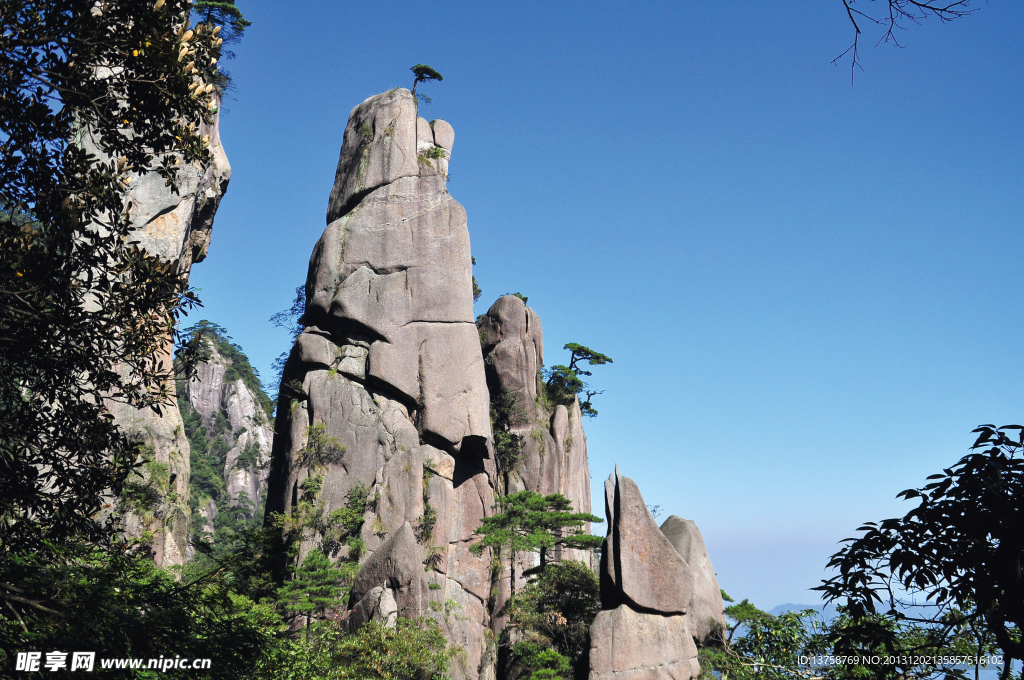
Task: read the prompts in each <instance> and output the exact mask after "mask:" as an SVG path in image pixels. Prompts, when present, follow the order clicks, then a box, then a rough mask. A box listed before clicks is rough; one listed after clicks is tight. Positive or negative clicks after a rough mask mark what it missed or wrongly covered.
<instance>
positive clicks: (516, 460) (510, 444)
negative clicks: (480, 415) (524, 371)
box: [491, 388, 530, 484]
mask: <svg viewBox="0 0 1024 680" xmlns="http://www.w3.org/2000/svg"><path fill="white" fill-rule="evenodd" d="M529 417H530V416H529V413H527V412H526V409H525V408H523V407H522V406H521V405H520V404H519V395H518V393H517V392H516V391H515V390H510V389H508V388H504V389H502V390H500V391H498V392H497V393H496V394H494V395H493V396H492V397H491V423H492V427H491V431H492V432H493V433H494V454H495V455H494V462H495V463H496V464H497V466H498V471H499V472H500V473H502V474H504V475H506V480H505V482H506V484H507V483H508V479H507V475H508V474H509V473H510V472H513V471H515V470H516V469H518V467H519V464H520V462H521V459H522V454H523V441H522V437H521V436H520V435H519V434H516V433H515V432H513V431H512V430H513V429H514V428H517V427H520V426H522V425H525V424H527V423H528V422H529Z"/></svg>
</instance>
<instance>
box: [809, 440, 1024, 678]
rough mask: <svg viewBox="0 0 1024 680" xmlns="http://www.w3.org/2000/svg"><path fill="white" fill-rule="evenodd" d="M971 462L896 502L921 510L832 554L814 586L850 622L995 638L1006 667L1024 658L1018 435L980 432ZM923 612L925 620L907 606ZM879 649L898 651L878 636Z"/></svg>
mask: <svg viewBox="0 0 1024 680" xmlns="http://www.w3.org/2000/svg"><path fill="white" fill-rule="evenodd" d="M974 433H975V434H977V435H978V438H977V440H976V441H975V443H974V445H973V446H972V447H971V450H972V453H970V454H969V455H967V456H965V457H963V458H962V459H961V460H960V462H958V463H957V464H956V465H954V466H952V467H950V468H947V469H945V470H943V471H942V473H940V474H935V475H931V476H930V477H928V479H929V480H932V482H931V483H930V484H927V485H925V486H924V487H923V488H920V489H908V490H906V491H903V492H902V493H900V494H899V496H900V497H903V498H905V499H906V500H914V499H917V501H918V505H917V507H915V508H914V509H912V510H911V511H910V512H908V513H907V514H906V515H905V516H903V517H901V518H895V519H887V520H884V521H882V522H878V523H876V522H867V523H866V524H865V525H864V526H862V527H861V528H860V531H862V532H863V535H861V536H860V537H858V538H850V539H847V541H846V542H847V545H846V546H845V547H844V548H843V549H842V550H840V551H839V552H838V553H836V554H835V555H833V557H832V560H831V562H829V566H830V567H832V568H834V569H836V570H837V571H838V574H836V575H835V576H833V577H832V578H830V579H828V580H826V581H825V582H824V584H823V585H821V586H819V587H818V590H821V591H823V592H824V593H825V595H826V597H828V598H829V599H830V600H837V599H839V598H846V599H847V602H848V606H849V612H850V614H851V616H852V617H853V618H855V619H861V618H864V617H869V616H872V615H874V614H875V613H876V612H878V611H879V610H880V609H883V610H885V614H886V615H887V616H889V617H891V618H892V619H894V620H896V621H910V622H914V623H920V624H922V625H928V626H932V627H934V628H936V629H937V630H942V631H946V632H947V634H949V635H954V634H958V633H959V631H960V630H961V629H962V628H963V627H964V626H967V627H969V628H970V629H971V630H972V631H974V633H975V634H976V637H977V646H978V647H984V645H985V644H986V642H985V640H986V638H987V636H992V637H993V638H994V639H995V641H996V643H997V644H998V647H999V649H1001V650H1002V652H1003V654H1004V655H1005V657H1006V659H1007V664H1006V667H1005V668H1004V673H1003V677H1007V674H1008V673H1009V669H1010V665H1009V660H1010V659H1018V660H1019V659H1021V658H1024V642H1022V641H1021V635H1020V626H1021V624H1022V622H1024V570H1022V564H1024V534H1022V532H1021V530H1020V527H1021V526H1022V524H1021V522H1022V520H1024V459H1022V455H1021V452H1022V444H1024V427H1021V426H1020V425H1006V426H1003V427H998V428H997V427H995V426H994V425H982V426H980V427H978V428H977V429H975V430H974ZM918 601H924V602H926V603H927V608H926V610H925V612H924V613H919V612H920V611H921V610H920V609H914V608H913V607H912V605H914V604H916V603H917V602H918ZM876 633H877V636H878V641H879V642H880V643H882V644H886V645H890V646H891V645H892V644H894V643H893V641H892V639H891V635H890V634H889V633H887V632H886V631H885V630H884V629H881V630H877V631H876Z"/></svg>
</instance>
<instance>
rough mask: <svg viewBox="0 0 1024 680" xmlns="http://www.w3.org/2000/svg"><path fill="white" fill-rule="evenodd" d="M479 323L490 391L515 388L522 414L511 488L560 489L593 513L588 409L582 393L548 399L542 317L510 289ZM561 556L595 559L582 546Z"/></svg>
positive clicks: (508, 480) (507, 479)
mask: <svg viewBox="0 0 1024 680" xmlns="http://www.w3.org/2000/svg"><path fill="white" fill-rule="evenodd" d="M477 329H478V331H479V335H480V342H481V343H482V344H483V351H484V366H485V368H486V373H487V386H488V389H489V390H490V394H491V395H499V394H501V393H502V392H503V391H506V390H507V391H509V392H512V393H514V395H515V400H516V404H517V406H518V408H519V409H521V413H522V415H523V417H522V418H521V420H520V421H519V422H517V423H512V425H511V428H510V432H511V433H512V434H513V435H515V436H516V437H517V439H518V441H519V444H520V445H521V446H522V455H521V460H520V462H519V464H518V465H517V466H515V467H513V469H511V470H508V471H507V473H506V474H505V475H503V477H504V479H502V482H503V483H504V484H505V485H506V491H507V492H509V493H514V492H516V491H522V490H524V489H529V490H530V491H536V492H537V493H540V494H544V495H548V494H553V493H560V494H562V495H563V496H565V497H566V498H568V499H569V500H570V501H572V506H573V508H574V509H575V510H576V511H577V512H588V513H589V512H590V511H591V503H590V469H589V466H588V462H587V437H586V435H585V434H584V432H583V415H582V413H581V412H580V405H579V400H578V399H575V400H574V401H573V403H571V404H569V405H568V406H566V405H563V404H557V405H556V404H550V403H548V402H547V401H546V398H545V395H544V389H543V381H542V378H541V369H542V368H543V366H544V345H543V341H544V332H543V329H542V327H541V322H540V318H539V317H538V316H537V314H536V312H534V311H533V310H532V309H530V308H529V307H527V306H526V304H525V303H524V302H523V301H522V299H520V298H519V297H517V296H515V295H505V296H502V297H500V298H498V300H497V301H496V302H495V303H494V304H493V305H491V308H490V309H489V310H487V314H485V315H483V316H481V317H480V319H479V321H478V322H477ZM588 530H589V527H588ZM556 557H560V558H563V559H577V560H585V561H590V560H591V555H590V554H588V553H585V552H582V551H566V554H565V555H562V554H560V553H559V554H557V555H556ZM531 566H532V565H531ZM592 566H593V565H592Z"/></svg>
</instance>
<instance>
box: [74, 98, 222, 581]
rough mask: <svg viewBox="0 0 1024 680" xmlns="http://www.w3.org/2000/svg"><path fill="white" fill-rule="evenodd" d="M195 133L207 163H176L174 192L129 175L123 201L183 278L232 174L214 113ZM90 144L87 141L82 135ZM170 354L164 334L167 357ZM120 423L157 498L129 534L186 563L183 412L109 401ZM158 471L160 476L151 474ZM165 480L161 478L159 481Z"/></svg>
mask: <svg viewBox="0 0 1024 680" xmlns="http://www.w3.org/2000/svg"><path fill="white" fill-rule="evenodd" d="M199 128H200V129H199V131H198V134H199V135H209V140H210V153H211V160H210V162H208V163H205V164H201V163H198V162H193V163H180V164H179V170H178V172H177V176H176V180H177V183H178V191H177V192H174V191H172V189H171V188H170V187H169V186H167V185H165V183H164V179H163V178H162V177H161V176H160V175H159V174H157V173H155V172H152V173H148V174H146V175H142V176H137V175H133V176H132V183H131V190H130V191H129V192H128V200H130V201H131V203H132V208H131V211H130V216H131V221H132V225H133V228H134V232H133V234H132V238H133V239H134V240H136V241H138V242H139V245H140V247H141V248H143V249H144V250H145V251H146V252H148V253H149V254H151V255H158V256H160V257H161V258H163V259H164V260H166V261H168V262H175V263H177V266H178V268H179V270H180V271H182V272H184V273H185V274H186V275H187V274H188V273H189V272H190V271H191V268H192V265H193V264H195V263H197V262H200V261H202V259H203V258H204V257H206V252H207V250H208V248H209V245H210V237H211V232H212V228H213V219H214V215H215V214H216V212H217V207H218V206H219V205H220V200H221V198H222V197H223V195H224V192H225V191H226V190H227V186H228V181H229V179H230V178H231V166H230V165H229V164H228V159H227V155H225V153H224V147H223V146H222V144H221V141H220V124H219V114H214V115H213V117H212V122H211V123H206V122H201V123H200V125H199ZM83 141H84V143H85V145H86V147H87V148H89V149H93V148H94V147H95V145H91V144H90V140H89V139H88V138H86V139H85V140H83ZM172 354H173V345H172V342H171V339H170V338H168V339H167V343H166V348H165V356H166V357H167V360H168V361H170V357H171V356H172ZM111 412H112V413H113V414H114V416H115V418H116V419H117V422H118V424H119V425H120V426H121V427H122V428H123V429H124V430H125V431H126V432H128V433H129V434H131V435H134V436H137V437H139V438H140V440H141V441H142V442H143V443H144V444H145V450H146V454H145V455H146V457H147V459H148V464H147V465H145V466H143V467H142V468H141V474H142V475H143V480H142V482H143V483H145V484H153V485H154V486H155V487H156V488H157V490H158V492H159V496H160V502H159V503H158V505H157V506H156V507H153V508H144V509H129V511H128V512H127V514H126V517H125V528H126V532H127V533H128V534H129V535H130V536H135V537H137V536H140V535H141V534H142V533H143V532H145V531H151V532H153V537H154V538H153V543H152V550H153V556H154V561H155V563H156V565H157V566H158V567H160V566H175V565H180V564H183V563H184V561H185V560H186V558H187V554H188V537H189V533H190V530H189V513H188V506H189V474H190V468H189V445H188V441H187V440H186V439H185V437H184V434H183V429H182V418H181V413H180V412H179V411H178V410H177V409H176V408H174V407H173V406H171V407H167V408H164V409H163V410H162V412H161V413H156V412H155V411H153V410H150V409H144V410H138V409H131V408H127V407H125V406H123V405H120V404H116V403H115V404H111ZM153 471H158V472H159V474H158V475H157V477H159V479H157V478H155V477H153V474H152V472H153ZM164 480H166V481H164Z"/></svg>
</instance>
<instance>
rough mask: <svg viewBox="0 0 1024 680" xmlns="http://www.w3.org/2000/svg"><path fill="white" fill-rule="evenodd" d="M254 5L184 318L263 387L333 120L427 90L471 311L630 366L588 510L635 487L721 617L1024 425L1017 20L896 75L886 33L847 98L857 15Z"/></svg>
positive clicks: (1001, 7)
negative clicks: (432, 75)
mask: <svg viewBox="0 0 1024 680" xmlns="http://www.w3.org/2000/svg"><path fill="white" fill-rule="evenodd" d="M876 4H877V3H876ZM240 5H241V6H242V7H243V9H244V11H245V13H246V15H247V17H248V18H249V19H251V20H252V21H253V25H252V27H251V28H250V29H249V31H248V33H247V35H246V38H245V40H244V42H243V43H242V44H240V45H238V46H235V48H234V49H235V51H236V52H237V54H238V58H237V59H236V60H235V61H233V62H229V63H228V68H229V69H230V70H231V72H232V73H233V74H234V77H235V79H236V82H237V86H238V91H237V93H236V96H237V101H231V102H228V103H227V106H226V112H225V114H224V116H223V118H222V130H221V136H222V139H223V140H224V144H225V148H226V150H227V153H228V156H229V158H230V160H231V165H232V168H233V176H232V180H231V185H230V187H229V190H228V193H227V196H226V197H225V199H224V201H223V203H222V205H221V208H220V211H219V213H218V215H217V220H216V224H215V226H214V231H213V243H212V246H211V249H210V254H209V257H208V258H207V259H206V261H205V262H203V263H202V264H199V265H197V266H196V267H195V269H194V270H193V277H192V281H193V284H194V285H196V286H198V287H199V288H201V289H202V292H201V297H202V299H203V301H204V302H205V305H206V309H205V310H199V313H198V314H196V315H194V317H193V318H195V319H197V320H198V319H199V318H204V317H205V318H209V319H210V320H213V321H216V322H217V323H220V324H221V325H223V326H225V327H226V328H227V329H228V331H229V332H230V333H231V335H233V337H234V338H235V340H236V342H238V343H239V344H241V345H242V347H243V348H244V350H245V351H246V352H247V353H248V354H249V356H250V357H251V358H252V360H253V363H254V365H256V366H257V367H258V368H259V370H260V371H261V373H262V374H263V375H264V377H266V376H268V375H270V373H271V370H270V365H271V362H272V361H273V359H274V357H275V356H276V355H277V354H279V353H280V352H281V351H282V350H283V349H285V348H286V346H287V344H288V339H287V335H286V334H285V333H284V332H283V331H281V330H279V329H275V328H274V327H272V326H271V325H270V324H269V323H268V321H267V319H268V317H270V315H271V314H273V313H274V312H276V311H279V310H281V309H284V308H286V307H288V305H289V303H290V302H291V298H292V295H293V291H294V288H295V286H297V285H299V284H300V283H302V282H303V281H304V278H305V275H306V267H307V263H308V260H309V254H310V251H311V250H312V247H313V244H314V243H315V242H316V240H317V238H318V237H319V236H320V234H321V232H322V231H323V228H324V226H325V223H324V220H325V212H326V208H327V197H328V194H329V192H330V189H331V184H332V182H333V179H334V171H335V166H336V163H337V159H338V152H339V149H340V147H341V141H342V134H343V131H344V128H345V123H346V120H347V117H348V113H349V111H350V110H351V109H352V107H353V106H355V105H356V104H358V103H359V102H360V101H362V100H363V99H365V98H366V97H369V96H371V95H373V94H376V93H378V92H381V91H383V90H387V89H390V88H392V87H396V86H405V87H410V86H411V85H412V75H411V72H410V71H409V67H410V66H412V65H413V64H415V63H417V62H423V63H426V64H430V65H431V66H433V67H435V68H436V69H437V70H439V71H440V72H441V73H443V74H444V77H445V79H444V81H443V82H442V83H428V84H426V85H423V86H421V89H422V91H424V92H426V93H427V94H428V95H430V96H431V97H432V98H433V103H432V104H431V105H429V106H425V107H421V112H422V114H423V115H424V116H425V117H427V118H443V119H445V120H447V121H448V122H450V123H451V124H452V125H453V126H454V128H455V135H456V136H455V147H454V153H453V158H452V165H451V172H452V181H451V183H450V184H449V190H450V191H451V193H452V195H453V196H454V197H455V198H456V199H457V200H459V201H460V202H462V203H463V205H465V206H466V210H467V211H468V213H469V227H470V233H471V237H472V244H473V254H474V255H475V257H476V259H477V262H478V265H477V267H476V275H477V278H478V279H479V281H480V285H481V286H482V288H483V290H484V295H483V298H482V299H481V300H480V302H479V303H478V305H477V313H483V312H484V311H486V309H487V307H488V306H489V305H490V303H491V302H493V300H494V299H495V298H496V297H497V296H499V295H501V294H503V293H506V292H515V291H521V292H522V293H523V294H525V295H528V296H529V298H530V302H529V304H530V306H532V307H533V308H534V309H536V310H537V312H538V313H539V314H540V317H541V320H542V321H543V323H544V336H545V351H546V359H547V363H548V364H553V363H562V362H564V360H565V359H566V356H565V355H566V353H565V352H563V351H562V350H561V347H562V345H564V344H565V343H566V342H570V341H575V342H580V343H583V344H585V345H589V346H591V347H593V348H595V349H597V350H599V351H601V352H604V353H606V354H609V355H611V356H612V357H614V359H615V363H614V364H613V365H610V366H603V367H600V368H598V369H596V370H595V371H594V376H593V383H594V384H595V386H597V387H598V388H600V389H604V390H606V392H605V393H604V394H603V395H601V396H600V397H598V398H597V399H596V401H595V406H596V407H597V408H598V409H599V410H600V416H598V417H597V418H596V419H594V420H593V421H591V422H588V423H587V424H586V425H587V434H588V443H589V447H590V467H591V472H592V474H593V488H594V491H595V508H603V502H602V501H600V495H601V489H602V484H601V482H602V480H603V479H604V478H606V477H607V475H608V474H609V473H610V472H611V471H612V469H613V466H614V464H615V463H619V465H620V466H621V468H622V471H623V473H624V474H626V475H628V476H630V477H632V478H633V479H635V480H636V481H637V483H638V484H639V485H640V488H641V490H642V491H643V492H644V496H645V498H646V499H647V501H648V502H649V503H658V504H661V506H662V507H663V508H664V510H665V515H663V516H662V518H664V517H665V516H666V515H667V514H678V515H681V516H683V517H686V518H690V519H694V520H696V522H697V524H698V526H700V528H701V530H702V531H703V533H704V537H705V539H706V541H707V544H708V547H709V550H710V554H711V558H712V561H713V563H714V565H715V568H716V571H717V572H718V577H719V581H720V583H721V585H722V587H723V588H725V590H727V591H728V592H729V593H730V594H731V595H733V596H734V597H737V598H743V597H748V598H750V599H751V600H752V601H754V602H755V603H757V604H759V605H761V606H762V607H764V608H766V609H767V608H771V607H773V606H775V605H778V604H780V603H783V602H801V603H806V602H812V601H814V600H815V599H816V597H815V595H814V594H812V593H810V592H808V591H807V590H806V589H807V588H809V587H812V586H814V585H816V584H817V583H818V582H819V580H820V579H821V578H822V576H823V575H824V565H825V563H826V562H827V559H828V556H829V555H830V554H831V553H832V552H834V550H835V549H836V543H837V541H839V540H840V539H842V538H844V537H846V536H849V535H852V534H853V533H854V531H855V529H856V528H857V526H859V524H860V523H861V522H863V521H866V520H873V519H874V520H877V519H882V518H884V517H890V516H895V515H896V514H902V513H903V512H905V511H906V510H907V509H909V508H906V507H904V504H902V503H901V502H898V501H896V500H895V499H894V496H895V495H896V493H898V492H899V491H901V490H903V489H906V488H908V487H912V486H920V485H922V484H923V483H924V478H925V477H926V476H927V475H929V474H932V473H934V472H938V471H939V470H940V469H941V468H942V467H945V466H948V465H950V464H952V463H954V462H955V461H956V460H958V459H959V457H960V456H962V455H963V454H965V453H966V452H967V447H968V446H969V445H970V443H971V442H972V440H971V436H970V434H969V433H970V430H971V429H972V428H974V427H975V426H976V425H978V424H980V423H988V422H994V423H996V424H1006V423H1009V422H1021V421H1022V420H1024V397H1022V395H1021V389H1020V387H1019V386H1018V384H1017V380H1018V379H1019V376H1020V375H1021V374H1022V359H1024V354H1022V351H1021V350H1022V345H1021V338H1022V313H1021V302H1022V299H1024V296H1022V292H1024V291H1022V282H1021V275H1020V269H1021V262H1020V260H1021V254H1022V249H1024V232H1022V226H1024V225H1022V218H1024V192H1022V187H1024V184H1022V180H1024V158H1022V149H1024V144H1022V141H1024V139H1022V137H1024V126H1022V120H1024V118H1022V111H1024V96H1022V94H1024V92H1022V90H1024V86H1022V83H1024V78H1022V77H1021V74H1022V73H1024V58H1022V49H1021V48H1022V40H1021V35H1022V26H1024V3H1018V2H1009V1H1006V0H993V1H992V2H991V3H977V7H978V11H977V12H976V13H975V14H973V15H972V16H970V17H968V18H966V19H962V20H959V21H957V22H955V23H952V24H940V23H939V22H937V21H935V20H934V19H932V20H928V21H926V22H924V23H923V24H922V25H920V26H914V27H913V28H912V30H909V31H906V32H905V33H902V34H901V38H902V40H903V42H904V45H905V48H904V49H897V48H894V47H891V46H884V45H883V46H879V47H877V48H876V47H874V41H875V39H877V34H873V33H872V30H873V29H869V32H868V35H867V37H866V38H865V40H864V42H863V44H862V54H863V64H864V68H865V71H863V72H858V73H857V76H856V84H855V86H852V87H851V84H850V69H849V65H848V63H847V62H846V61H845V60H844V61H843V62H842V63H841V64H840V65H838V66H835V65H832V64H831V63H830V62H831V60H832V59H833V58H834V57H835V56H837V55H838V54H839V53H841V52H842V51H843V50H844V49H845V48H846V47H847V45H848V44H849V42H850V40H851V39H852V31H851V28H850V26H849V24H848V22H847V19H846V17H845V13H844V11H843V8H842V4H841V2H840V1H839V0H830V1H828V2H822V1H820V0H813V1H812V0H801V1H799V2H784V3H750V2H739V1H736V2H714V3H711V2H703V3H680V2H664V3H640V4H637V3H621V2H616V3H606V2H591V3H564V2H516V3H504V4H498V3H480V2H446V3H402V2H391V3H384V4H381V3H368V2H345V3H339V2H316V1H311V2H303V3H301V4H300V3H283V2H269V1H257V0H240ZM599 512H600V510H599Z"/></svg>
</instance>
